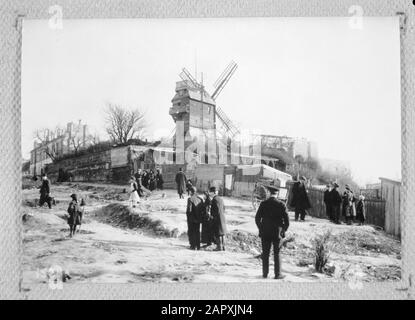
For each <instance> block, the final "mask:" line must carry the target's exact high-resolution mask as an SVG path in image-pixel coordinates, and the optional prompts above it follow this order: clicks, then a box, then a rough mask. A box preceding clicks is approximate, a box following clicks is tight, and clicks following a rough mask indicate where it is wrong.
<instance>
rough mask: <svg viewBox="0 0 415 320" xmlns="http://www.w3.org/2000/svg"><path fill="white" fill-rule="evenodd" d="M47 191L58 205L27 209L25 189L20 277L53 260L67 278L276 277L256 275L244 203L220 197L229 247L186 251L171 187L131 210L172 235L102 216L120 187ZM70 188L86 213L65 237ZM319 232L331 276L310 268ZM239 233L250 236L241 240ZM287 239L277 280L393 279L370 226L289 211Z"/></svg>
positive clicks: (120, 197) (32, 275)
mask: <svg viewBox="0 0 415 320" xmlns="http://www.w3.org/2000/svg"><path fill="white" fill-rule="evenodd" d="M53 190H54V191H53V192H54V193H53V195H54V197H55V199H56V200H57V204H56V206H54V207H53V208H52V210H49V209H46V208H36V207H32V205H33V204H34V201H35V199H36V197H37V195H38V193H37V192H38V191H37V190H35V189H31V190H30V189H29V190H24V201H23V203H24V206H23V212H24V213H25V214H26V222H25V223H24V225H25V234H24V283H42V282H46V281H47V279H46V276H45V270H47V269H48V268H50V267H51V266H53V265H58V266H60V267H62V268H63V269H64V270H66V271H67V272H68V273H69V275H70V276H71V279H70V280H69V281H71V282H75V283H80V282H100V283H108V282H116V283H131V282H143V281H152V282H252V281H254V282H257V281H275V280H273V279H272V278H270V279H266V280H264V279H262V277H261V263H260V260H259V259H258V258H257V253H258V250H259V247H258V241H257V236H256V235H257V230H256V227H255V224H254V222H253V217H254V212H253V211H252V209H251V208H250V204H249V202H248V201H243V200H239V199H230V198H226V199H225V204H226V214H227V221H228V225H229V229H230V231H231V233H232V238H230V239H229V241H228V242H229V250H227V251H225V252H215V251H211V250H201V251H192V250H189V249H188V242H187V240H186V237H185V234H183V233H184V232H185V231H186V230H185V229H186V222H185V213H184V209H185V205H186V202H185V200H180V199H178V197H177V195H176V194H175V192H174V191H171V190H167V191H164V192H155V193H154V194H153V195H152V196H150V198H149V199H147V200H146V201H143V202H142V204H141V205H140V206H139V207H138V208H137V209H134V212H133V213H134V214H137V215H138V216H141V217H142V216H146V217H147V218H148V219H149V220H150V221H156V220H159V221H160V223H161V225H163V228H165V229H166V228H167V229H170V230H173V229H177V231H178V232H177V234H176V236H175V237H167V236H165V235H157V234H156V233H154V230H150V229H148V228H129V227H126V226H125V224H122V223H120V221H118V220H117V219H118V216H117V215H114V216H112V217H110V218H109V220H108V219H106V218H105V219H103V217H102V216H101V215H102V212H101V209H103V208H106V207H107V206H108V205H109V204H111V203H117V204H119V205H120V206H127V205H128V203H127V201H126V199H127V194H125V193H123V187H119V186H111V185H91V184H76V185H74V184H70V185H68V184H66V185H61V186H54V187H53ZM72 192H77V193H78V194H80V195H81V196H84V197H86V198H87V207H86V212H87V213H86V215H85V219H84V224H83V225H82V228H81V232H80V233H78V234H76V236H75V237H74V238H69V237H68V236H67V235H68V226H67V224H66V221H65V219H64V215H65V212H66V206H67V203H68V201H69V199H68V198H69V195H70V194H71V193H72ZM111 219H112V220H111ZM121 222H122V221H121ZM325 230H331V232H332V233H333V237H334V240H335V242H336V241H337V242H339V241H340V242H342V243H341V244H342V246H340V247H339V248H336V249H335V250H333V252H332V254H331V260H332V261H333V263H335V269H336V270H337V271H336V272H335V273H334V274H332V275H326V274H318V273H315V272H314V269H313V267H312V245H311V243H310V240H311V238H312V237H313V236H314V235H316V234H321V233H323V232H324V231H325ZM239 234H242V235H244V236H245V235H248V236H249V237H248V238H244V237H242V238H241V239H242V240H240V237H239ZM287 237H288V238H290V239H293V241H290V242H289V243H287V245H286V246H285V247H284V249H283V250H282V269H283V272H284V273H285V274H286V278H285V279H284V280H282V281H290V282H304V281H341V280H342V279H346V280H347V277H348V276H349V277H350V276H355V277H358V278H359V279H361V280H363V281H374V280H397V278H398V277H399V272H400V268H399V265H400V260H399V258H400V257H399V242H397V241H396V240H394V239H392V238H390V237H387V236H385V235H384V234H383V233H382V232H379V231H376V230H375V229H373V228H372V227H370V226H365V227H357V226H353V227H350V226H345V225H341V226H337V225H333V224H330V223H328V222H327V221H326V220H324V219H315V218H311V217H308V219H307V222H305V223H296V222H293V221H292V217H291V227H290V231H289V233H288V234H287ZM361 238H363V240H364V241H366V242H364V241H363V240H362V239H361ZM235 239H236V240H235ZM252 239H253V240H252ZM367 239H369V240H370V241H371V242H367V241H368V240H367ZM234 240H235V241H234ZM359 241H360V242H359ZM343 242H344V243H343ZM362 243H363V245H362ZM369 245H371V246H372V247H369ZM379 248H381V249H379ZM271 260H272V259H271ZM270 270H272V263H271V266H270ZM271 273H272V272H271ZM280 281H281V280H280Z"/></svg>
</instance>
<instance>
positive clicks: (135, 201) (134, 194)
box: [130, 177, 140, 208]
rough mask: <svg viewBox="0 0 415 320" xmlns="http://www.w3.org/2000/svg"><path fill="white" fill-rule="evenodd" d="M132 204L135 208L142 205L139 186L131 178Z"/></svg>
mask: <svg viewBox="0 0 415 320" xmlns="http://www.w3.org/2000/svg"><path fill="white" fill-rule="evenodd" d="M130 202H131V206H132V207H133V208H135V206H136V204H138V203H140V196H139V195H138V185H137V181H136V180H135V178H134V177H131V179H130Z"/></svg>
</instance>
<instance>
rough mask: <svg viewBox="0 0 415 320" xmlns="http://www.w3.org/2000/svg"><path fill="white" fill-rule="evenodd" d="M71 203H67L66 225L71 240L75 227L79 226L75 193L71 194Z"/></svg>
mask: <svg viewBox="0 0 415 320" xmlns="http://www.w3.org/2000/svg"><path fill="white" fill-rule="evenodd" d="M71 198H72V201H71V202H70V203H69V207H68V213H69V217H68V225H69V236H70V237H71V238H72V236H73V235H75V232H76V226H80V225H81V220H80V215H79V213H80V210H79V205H78V197H77V195H76V194H75V193H73V194H71Z"/></svg>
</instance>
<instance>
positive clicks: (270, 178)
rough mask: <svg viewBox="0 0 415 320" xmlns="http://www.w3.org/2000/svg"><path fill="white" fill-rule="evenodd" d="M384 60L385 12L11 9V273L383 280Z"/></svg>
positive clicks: (389, 50) (392, 86)
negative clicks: (14, 137)
mask: <svg viewBox="0 0 415 320" xmlns="http://www.w3.org/2000/svg"><path fill="white" fill-rule="evenodd" d="M58 9H59V7H58V8H57V11H56V12H58ZM400 63H401V61H400V24H399V18H398V17H379V18H376V17H365V18H359V17H357V18H356V17H345V18H342V17H321V18H318V17H316V18H301V17H299V18H272V17H270V18H260V17H258V18H206V19H105V20H104V19H88V20H76V19H63V20H61V19H59V16H57V17H54V18H53V19H52V18H51V19H50V20H25V21H23V26H22V76H21V81H22V91H21V99H22V107H21V110H22V111H21V113H22V127H21V130H22V143H21V147H22V150H21V151H22V159H23V164H22V177H23V180H22V209H21V215H22V223H23V257H22V261H23V266H22V268H23V283H24V284H45V283H47V284H49V285H64V284H65V283H76V284H80V283H143V282H145V283H148V282H151V283H213V282H216V283H231V282H237V283H241V282H242V283H248V282H249V283H251V282H263V283H265V282H273V283H275V282H301V283H302V282H307V283H309V282H310V283H312V282H345V283H348V284H349V285H350V286H357V287H358V286H362V285H364V284H365V283H378V282H393V281H400V279H401V237H400V236H401V219H400V192H401V191H400V190H401V178H402V177H401V73H400Z"/></svg>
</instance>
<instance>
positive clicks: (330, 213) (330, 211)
mask: <svg viewBox="0 0 415 320" xmlns="http://www.w3.org/2000/svg"><path fill="white" fill-rule="evenodd" d="M330 191H331V184H330V183H329V184H327V185H326V190H325V191H324V198H323V201H324V205H325V206H326V214H327V217H328V218H329V220H330V221H332V222H333V221H334V219H333V206H332V204H331V197H330V196H331V193H330Z"/></svg>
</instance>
